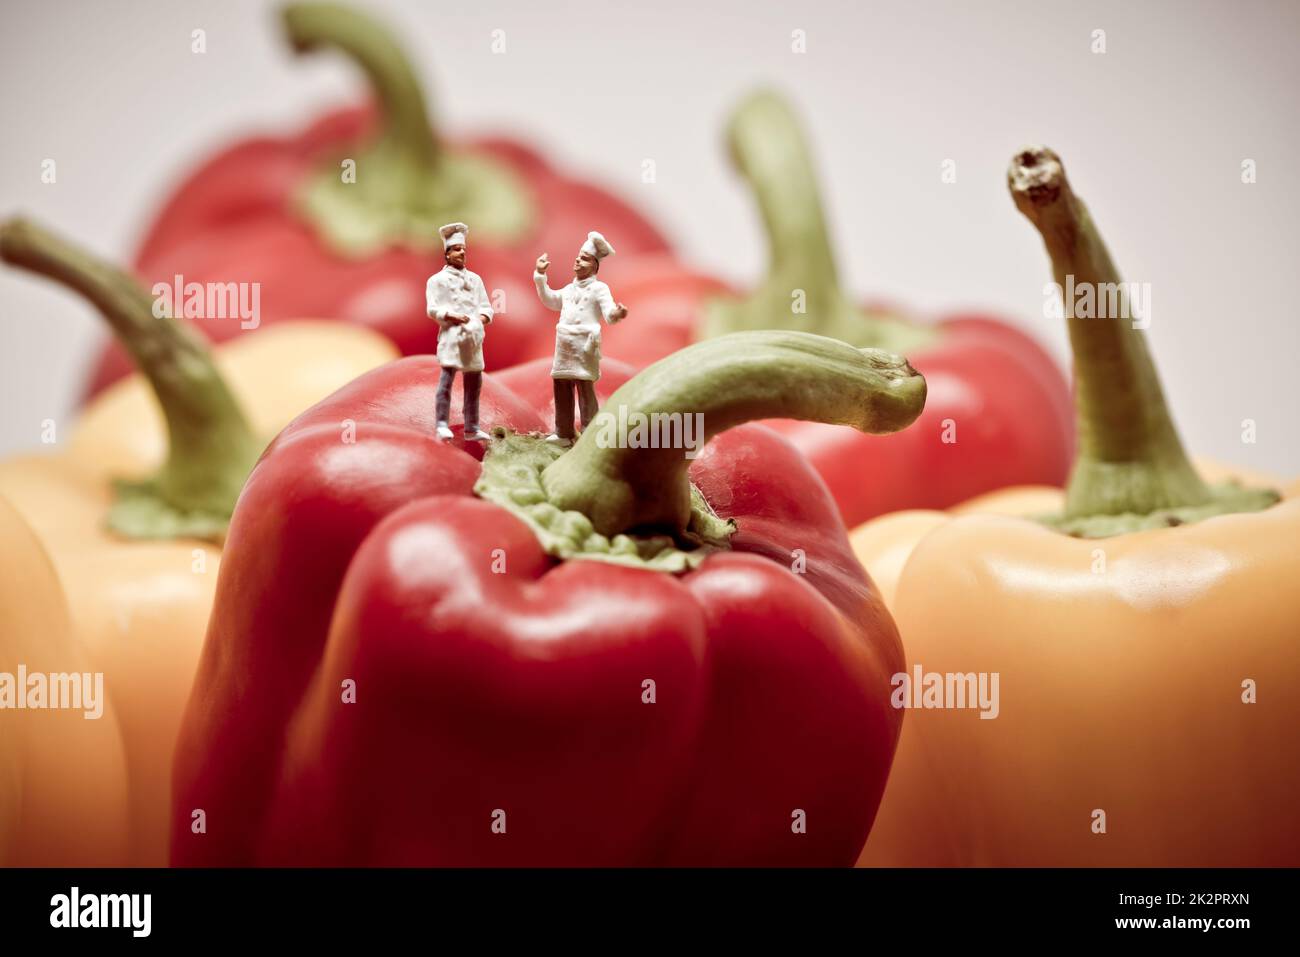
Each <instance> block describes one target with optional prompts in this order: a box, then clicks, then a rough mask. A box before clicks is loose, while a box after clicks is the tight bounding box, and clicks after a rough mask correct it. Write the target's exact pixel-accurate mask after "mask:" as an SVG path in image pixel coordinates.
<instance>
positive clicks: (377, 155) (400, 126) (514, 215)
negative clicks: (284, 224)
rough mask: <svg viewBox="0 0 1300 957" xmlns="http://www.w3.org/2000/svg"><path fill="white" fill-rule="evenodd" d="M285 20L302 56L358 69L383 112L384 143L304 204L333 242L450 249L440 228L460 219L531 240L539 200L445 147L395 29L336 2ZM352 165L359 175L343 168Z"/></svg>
mask: <svg viewBox="0 0 1300 957" xmlns="http://www.w3.org/2000/svg"><path fill="white" fill-rule="evenodd" d="M283 20H284V26H285V30H286V32H287V34H288V38H289V42H290V43H291V44H292V46H293V48H294V49H295V50H297V51H298V52H300V53H306V52H311V51H315V50H321V49H333V50H336V51H339V52H341V53H343V54H345V55H346V56H347V57H348V58H349V59H350V60H351V61H352V62H353V63H355V64H356V65H357V66H358V67H359V68H360V69H361V71H362V72H363V73H364V74H365V76H366V79H367V81H368V83H369V86H370V89H371V91H372V93H373V95H374V98H375V102H376V109H377V112H378V120H379V135H378V137H377V138H376V139H375V140H374V141H373V142H371V143H369V144H366V145H365V146H364V147H360V148H357V149H354V150H352V151H350V152H349V153H348V155H347V156H346V157H341V158H336V160H335V161H331V162H330V163H328V164H326V165H325V166H324V167H322V168H321V169H320V170H319V171H318V172H317V173H316V174H315V175H313V176H311V177H309V179H308V180H307V182H306V183H305V184H304V185H303V187H302V190H301V193H300V194H299V196H298V197H297V200H298V202H297V205H298V209H299V212H300V213H301V214H302V215H303V216H304V217H305V218H307V219H308V220H309V221H310V222H311V223H312V224H313V225H314V226H315V227H316V228H317V230H318V231H319V233H320V234H321V236H322V237H323V238H324V239H325V240H326V241H327V242H329V243H330V244H331V245H332V246H333V247H334V248H335V249H337V250H338V251H339V252H342V253H345V254H348V255H354V256H366V255H372V254H375V253H377V252H379V251H382V250H383V249H385V248H387V247H389V246H392V245H397V244H401V245H407V246H411V247H414V248H417V249H430V248H441V239H440V238H439V236H438V232H437V230H438V227H439V226H441V225H443V224H444V223H446V222H448V221H452V220H458V219H463V220H464V221H466V222H468V223H469V224H470V225H471V226H472V227H473V228H474V230H475V235H477V236H480V237H487V238H489V239H495V240H502V241H506V240H517V239H520V238H522V236H523V235H525V234H526V232H527V231H528V230H529V229H530V228H531V226H532V224H533V221H534V218H535V208H534V202H533V198H532V194H531V192H530V191H529V190H528V188H527V187H526V186H525V185H524V184H523V183H522V182H520V181H519V179H518V177H517V176H516V175H515V174H514V172H513V171H512V170H510V169H509V168H507V167H506V166H504V165H503V164H501V163H498V162H496V161H495V160H492V159H490V158H488V157H487V156H483V155H461V154H453V153H451V152H450V151H447V150H444V149H443V148H442V145H441V142H440V140H439V138H438V135H437V133H436V131H435V128H434V127H433V126H432V125H431V123H430V119H429V110H428V104H427V102H426V100H425V97H424V94H423V92H422V91H421V88H420V82H419V79H418V78H417V76H416V73H415V70H414V68H413V67H412V65H411V62H410V61H409V60H408V59H407V58H406V56H405V55H404V54H403V53H402V49H401V46H400V45H399V44H398V42H397V40H396V39H395V38H394V37H393V35H392V34H391V33H390V32H389V31H388V30H387V29H385V28H384V27H383V26H381V25H380V24H379V23H377V22H376V21H375V20H373V19H372V18H371V17H369V16H368V15H366V14H363V13H361V12H360V11H359V10H356V9H353V8H351V7H348V6H345V5H342V4H334V3H292V4H289V5H287V6H285V7H284V9H283ZM348 160H350V161H351V162H352V164H353V166H352V168H351V169H344V168H343V165H342V164H343V163H345V162H347V161H348Z"/></svg>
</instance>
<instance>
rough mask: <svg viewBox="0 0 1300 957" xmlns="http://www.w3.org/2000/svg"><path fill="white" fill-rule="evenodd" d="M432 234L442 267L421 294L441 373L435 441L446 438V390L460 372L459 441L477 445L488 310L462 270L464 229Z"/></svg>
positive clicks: (474, 278) (482, 290) (483, 290)
mask: <svg viewBox="0 0 1300 957" xmlns="http://www.w3.org/2000/svg"><path fill="white" fill-rule="evenodd" d="M438 233H439V234H440V235H441V236H442V249H443V256H444V257H445V259H446V261H447V265H445V266H443V267H442V269H441V270H440V271H439V272H436V273H434V274H433V275H432V276H430V277H429V282H428V284H427V285H426V286H425V289H424V293H425V302H426V304H427V306H428V312H429V318H430V319H436V320H437V322H438V365H440V366H441V367H442V376H441V377H440V378H439V379H438V395H437V398H436V400H435V409H436V413H437V420H438V438H440V439H442V440H443V441H444V442H446V441H449V440H450V439H451V438H452V431H451V426H450V425H448V418H449V416H450V413H451V386H452V383H453V382H454V381H455V379H456V373H457V372H460V374H461V379H462V383H461V384H462V385H463V386H464V393H465V396H464V401H463V403H462V411H463V412H464V416H465V438H466V440H475V441H479V442H483V441H486V440H487V439H488V438H489V436H488V434H487V433H486V432H484V431H483V430H482V429H480V428H479V427H478V397H479V390H480V389H481V388H482V386H483V336H484V329H483V327H484V326H485V325H487V324H488V323H489V322H491V321H492V305H491V303H490V301H489V300H488V294H487V287H486V286H485V285H483V280H482V279H480V278H479V276H478V273H473V272H470V271H469V270H468V269H466V268H465V237H466V235H467V234H468V233H469V227H468V226H466V225H465V224H464V223H448V224H447V225H446V226H443V227H442V228H441V229H439V230H438Z"/></svg>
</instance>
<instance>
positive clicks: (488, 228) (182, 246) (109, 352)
mask: <svg viewBox="0 0 1300 957" xmlns="http://www.w3.org/2000/svg"><path fill="white" fill-rule="evenodd" d="M284 24H285V27H286V29H287V31H288V36H289V40H290V42H291V43H292V44H293V46H294V47H295V49H297V50H299V51H309V50H314V49H318V48H333V49H336V50H339V51H342V52H343V53H345V54H347V55H348V56H349V57H350V58H351V59H352V60H353V61H354V62H355V63H356V64H357V65H358V66H359V67H360V68H361V69H362V70H363V71H364V72H365V74H366V77H367V79H368V80H369V82H370V85H371V88H372V90H373V93H374V99H375V101H376V102H375V106H374V107H373V108H361V109H347V110H341V111H338V112H333V113H330V114H328V115H326V116H324V117H322V118H320V119H318V120H317V121H316V122H314V123H312V124H311V125H309V126H308V127H307V128H306V130H305V131H303V132H302V133H300V134H298V135H296V136H295V135H291V136H287V137H259V138H255V139H249V140H245V141H243V142H239V143H236V144H235V145H234V146H232V147H230V148H229V149H227V150H225V151H223V152H221V153H219V154H218V155H217V156H215V157H213V158H212V159H210V160H209V161H208V162H207V163H205V164H204V165H203V166H201V167H200V168H199V169H198V170H197V171H195V172H194V173H193V174H192V175H191V176H190V177H189V178H188V179H186V180H185V181H184V182H183V183H182V184H181V186H180V187H179V188H178V189H177V190H176V192H175V193H174V194H173V195H172V196H171V198H170V199H169V200H168V201H167V202H166V204H165V205H164V206H163V208H162V211H161V212H160V214H159V215H158V217H157V219H156V221H155V222H154V224H153V225H152V227H151V228H150V229H149V230H148V232H147V233H146V235H145V238H144V241H143V243H142V245H141V247H140V251H139V253H138V255H137V257H136V260H135V267H136V271H137V272H138V273H139V275H140V276H141V277H142V278H144V279H145V280H146V281H147V282H148V284H150V285H153V284H154V283H163V284H165V285H166V286H168V287H172V286H173V285H174V280H175V277H176V276H177V275H180V276H181V277H183V282H184V283H199V284H206V283H209V282H216V283H223V284H224V283H230V282H235V283H238V282H250V283H251V282H258V283H260V284H261V289H260V297H261V301H260V322H262V323H266V322H275V321H277V320H279V319H283V318H290V317H300V316H315V317H321V318H339V319H344V320H347V321H351V322H357V323H362V324H364V325H368V326H371V327H373V328H375V329H377V330H378V331H380V332H382V333H384V335H386V336H387V337H388V338H390V339H391V340H392V341H393V342H394V343H395V344H396V345H397V347H398V348H399V349H400V350H401V351H402V352H403V354H406V355H411V354H417V353H432V352H435V351H436V345H437V333H438V329H437V326H436V324H434V323H433V322H432V321H431V320H429V319H428V318H427V316H426V315H425V304H424V284H425V280H426V279H427V278H428V277H429V275H430V274H431V273H434V272H437V271H438V269H440V268H442V244H441V239H440V237H439V236H438V233H437V229H438V227H439V226H441V225H442V224H443V223H446V222H449V221H454V220H458V219H460V220H464V221H466V222H468V223H470V225H471V227H472V230H473V232H472V234H471V237H470V239H471V242H472V244H473V250H472V258H473V261H474V269H475V271H476V272H478V273H479V274H480V275H482V276H484V277H485V278H486V279H487V281H488V286H489V289H491V290H493V294H494V295H496V296H498V298H500V297H504V309H499V310H498V313H504V315H503V316H502V318H503V320H505V319H506V318H507V317H508V321H502V322H500V323H498V324H495V325H494V326H493V327H492V336H491V340H490V347H489V348H488V350H487V351H486V354H485V358H486V360H487V363H488V368H489V369H497V368H504V367H506V366H510V365H514V364H515V363H516V362H518V361H519V360H521V359H523V358H525V357H526V356H525V354H524V352H523V350H524V347H525V346H526V344H527V342H528V341H529V340H530V339H531V338H532V336H533V334H534V332H535V329H536V327H539V326H540V327H542V328H544V329H553V328H554V326H555V317H554V315H553V314H552V313H549V312H547V311H546V310H544V309H543V308H542V307H541V305H540V303H538V301H537V295H536V293H535V292H534V290H533V285H532V279H531V277H532V271H533V261H534V260H535V259H536V257H537V254H538V252H539V251H541V250H544V249H555V250H559V249H568V248H570V247H576V246H577V244H578V243H579V242H581V240H582V237H584V236H586V234H587V231H588V230H590V229H592V228H595V227H596V226H599V227H600V228H602V229H605V230H607V231H608V232H609V234H610V235H611V236H614V237H617V242H618V248H619V253H620V255H621V256H628V257H629V258H630V256H631V255H634V254H637V253H662V252H665V251H666V250H667V248H668V247H667V243H666V242H665V240H664V238H663V237H662V235H661V234H660V233H659V232H658V230H657V229H655V227H654V226H652V225H651V224H650V223H649V222H648V221H647V220H646V219H644V218H643V217H642V216H641V215H640V214H639V213H637V212H636V211H635V210H633V209H632V208H631V207H630V206H628V205H627V204H625V203H624V202H622V201H621V200H619V199H617V198H615V197H614V196H612V195H611V194H610V193H608V192H606V191H604V190H602V189H600V188H599V187H597V186H594V185H592V184H591V183H588V182H582V181H579V180H575V179H571V178H569V177H567V176H565V175H562V174H560V173H558V172H556V171H555V170H553V169H552V168H550V167H549V166H548V165H547V163H546V162H545V161H544V160H543V159H542V158H541V157H540V156H538V155H537V154H535V153H533V152H532V151H531V150H529V149H527V148H526V147H524V146H522V145H520V144H518V143H516V142H514V141H511V140H504V139H499V138H485V139H478V140H471V141H468V142H464V143H447V142H444V141H443V140H442V139H441V138H440V137H439V136H438V134H437V133H436V131H433V130H431V128H430V124H429V120H428V115H429V114H428V110H427V107H426V103H425V98H424V96H423V94H422V93H421V91H420V87H419V84H418V82H417V80H416V76H415V72H414V71H413V69H412V68H411V65H410V64H409V62H408V61H407V60H406V58H405V57H404V56H403V55H402V53H401V50H400V48H399V46H398V44H397V43H396V42H395V41H394V40H393V39H392V38H391V37H390V36H389V35H388V33H387V32H386V31H385V30H384V29H382V28H381V27H380V26H379V25H378V24H376V23H375V22H373V21H372V20H371V19H369V18H368V17H367V16H365V15H363V14H361V13H359V12H356V11H353V10H349V9H347V8H346V7H341V6H335V5H332V4H325V3H300V4H290V5H288V6H286V7H285V8H284ZM349 159H350V160H353V161H354V162H355V181H354V182H345V181H344V174H345V169H344V167H343V166H342V163H343V162H344V161H345V160H349ZM178 312H179V310H178ZM200 325H201V331H202V332H203V333H204V334H206V335H207V337H208V338H210V339H213V340H217V341H220V340H224V339H227V338H229V337H231V336H234V335H238V334H240V333H241V331H242V324H241V322H240V321H238V320H237V319H221V318H215V317H210V321H205V322H202V323H201V324H200ZM129 369H130V362H129V359H128V358H127V357H126V356H125V354H124V353H122V351H121V350H120V348H118V347H116V346H113V345H110V346H109V347H108V348H107V349H106V352H105V354H104V355H103V357H102V359H101V362H100V364H99V367H98V369H97V371H96V373H95V375H94V377H93V379H92V382H91V384H90V392H91V393H92V394H93V393H94V392H97V391H99V390H100V389H102V388H103V387H104V386H106V385H108V384H109V383H111V382H113V381H115V380H116V379H118V378H120V377H121V376H122V375H124V374H126V373H127V372H128V371H129Z"/></svg>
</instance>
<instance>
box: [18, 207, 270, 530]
mask: <svg viewBox="0 0 1300 957" xmlns="http://www.w3.org/2000/svg"><path fill="white" fill-rule="evenodd" d="M0 257H2V258H3V259H4V260H5V261H6V262H8V263H10V264H12V265H14V266H17V267H19V268H21V269H26V270H29V271H31V272H34V273H37V274H39V275H42V276H46V277H47V278H49V279H53V280H54V281H55V282H57V283H60V284H61V285H64V286H67V287H68V288H69V289H73V290H75V291H76V292H79V293H81V295H82V296H84V297H85V298H86V299H87V300H89V302H90V303H91V304H92V305H94V306H95V307H96V308H97V309H98V310H99V311H100V312H101V313H102V314H103V316H104V318H105V319H107V320H108V324H109V326H110V327H111V328H112V330H113V334H114V335H115V336H116V337H117V339H118V341H119V342H121V343H122V345H123V346H124V347H125V348H126V350H127V352H129V353H130V355H131V358H132V359H133V360H134V361H135V364H136V366H137V367H138V368H139V369H140V371H141V372H142V373H144V375H145V377H146V379H147V380H148V382H149V385H150V387H151V388H152V389H153V392H154V395H155V396H156V397H157V399H158V404H159V405H160V406H161V407H162V412H163V416H164V417H165V419H166V423H167V435H168V451H167V460H166V462H165V464H164V465H163V467H162V469H161V471H160V472H159V474H158V476H157V477H156V479H155V480H154V482H153V483H151V484H153V485H155V486H156V488H157V491H158V494H159V496H160V497H161V499H162V500H163V502H164V503H165V505H167V506H169V507H170V508H171V509H173V510H175V511H177V512H181V513H188V512H194V513H202V514H204V515H206V516H209V517H211V516H225V517H226V518H228V517H229V516H230V513H231V511H232V510H233V509H234V504H235V499H236V498H238V496H239V490H240V488H241V487H242V486H243V483H244V479H245V477H247V475H248V471H249V469H250V468H251V466H252V464H253V462H254V461H255V460H256V458H257V456H258V454H259V453H260V452H261V448H262V446H261V444H259V443H258V441H257V439H256V438H255V437H254V435H253V432H252V430H251V429H250V428H249V425H248V422H247V420H246V419H245V418H244V414H243V412H242V411H241V410H240V408H239V405H238V403H237V402H236V401H235V397H234V396H233V395H232V394H231V392H230V389H229V388H228V387H227V385H226V383H225V381H224V380H223V379H222V377H221V374H220V373H219V372H218V371H217V367H216V365H215V364H214V363H213V361H212V355H211V353H210V352H209V351H208V348H207V346H206V345H205V344H204V342H203V341H202V340H201V339H200V338H199V337H198V335H197V334H195V333H194V332H193V331H191V330H190V329H187V328H186V327H185V326H183V325H182V324H181V323H179V322H177V321H176V320H175V319H173V318H171V317H170V316H168V315H165V314H164V315H163V316H162V317H161V318H159V317H158V316H156V315H155V313H154V301H153V299H151V298H150V296H149V294H148V292H146V290H145V289H144V288H143V287H141V286H140V284H139V283H138V282H137V281H136V280H135V279H134V278H133V277H132V276H130V275H129V274H127V273H126V272H123V271H122V270H120V269H118V268H116V267H114V266H112V265H110V264H109V263H107V262H105V261H104V260H102V259H99V258H98V257H96V256H94V255H93V254H91V253H90V252H88V251H86V250H85V249H81V248H79V247H77V246H75V245H73V244H72V243H70V242H68V241H66V240H64V239H62V238H61V237H59V236H56V235H55V234H53V233H51V232H49V231H48V230H46V229H43V228H42V227H40V226H38V225H36V224H35V223H32V222H30V221H28V220H26V219H22V218H15V219H11V220H9V221H7V222H5V223H3V224H2V225H0ZM208 524H210V523H208ZM169 527H175V523H174V522H173V523H172V525H171V526H169ZM123 531H127V533H128V534H132V533H133V530H125V529H123ZM141 537H152V536H149V535H143V534H142V536H141Z"/></svg>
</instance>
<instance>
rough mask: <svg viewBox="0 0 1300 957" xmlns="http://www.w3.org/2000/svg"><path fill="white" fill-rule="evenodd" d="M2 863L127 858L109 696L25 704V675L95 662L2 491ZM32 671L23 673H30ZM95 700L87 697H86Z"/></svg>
mask: <svg viewBox="0 0 1300 957" xmlns="http://www.w3.org/2000/svg"><path fill="white" fill-rule="evenodd" d="M0 541H3V542H4V547H3V548H0V702H3V704H4V708H3V709H0V866H4V867H32V866H47V865H48V866H107V865H112V864H119V863H121V862H122V861H123V860H124V859H125V857H126V851H127V840H128V836H129V835H128V829H127V820H128V818H127V782H126V759H125V756H124V754H123V749H122V736H121V732H120V730H119V728H118V723H117V717H116V715H115V714H114V713H113V709H112V706H111V704H105V703H104V702H103V701H102V700H98V705H99V707H98V708H97V709H96V710H98V711H99V716H98V717H93V718H87V717H86V714H87V711H88V710H89V709H87V708H85V707H83V708H81V709H72V708H65V709H53V708H49V707H46V706H45V705H46V704H48V703H50V701H49V697H48V695H46V696H45V697H44V698H43V699H42V707H39V708H37V707H26V706H23V705H26V704H27V701H26V697H27V694H26V691H27V689H26V687H25V686H26V683H27V682H26V681H25V680H24V681H23V682H22V684H23V687H21V688H20V687H18V678H19V676H20V675H22V674H23V672H22V671H20V669H25V672H26V674H29V675H31V674H43V675H49V674H51V673H54V674H68V675H73V674H76V675H85V674H88V673H90V672H92V671H94V670H95V669H94V666H93V665H91V664H90V661H89V657H88V656H87V655H86V653H85V651H84V649H82V647H81V645H80V643H79V642H78V640H77V638H76V637H75V635H74V633H73V627H72V621H71V618H70V617H69V615H68V608H67V605H66V603H65V601H64V597H63V590H62V588H61V587H60V585H59V580H58V576H57V575H56V574H55V571H54V566H53V565H52V564H51V563H50V558H49V556H48V555H47V554H46V552H45V549H44V548H43V547H42V546H41V543H40V540H39V539H37V537H36V533H35V532H33V531H32V529H31V528H30V527H29V526H28V525H27V524H26V523H25V522H24V521H23V520H22V517H21V516H20V515H19V514H18V512H17V511H15V510H14V508H13V506H12V505H10V504H9V503H8V502H6V501H5V500H4V499H3V498H0ZM24 678H25V675H24ZM85 703H86V704H89V702H85Z"/></svg>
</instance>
